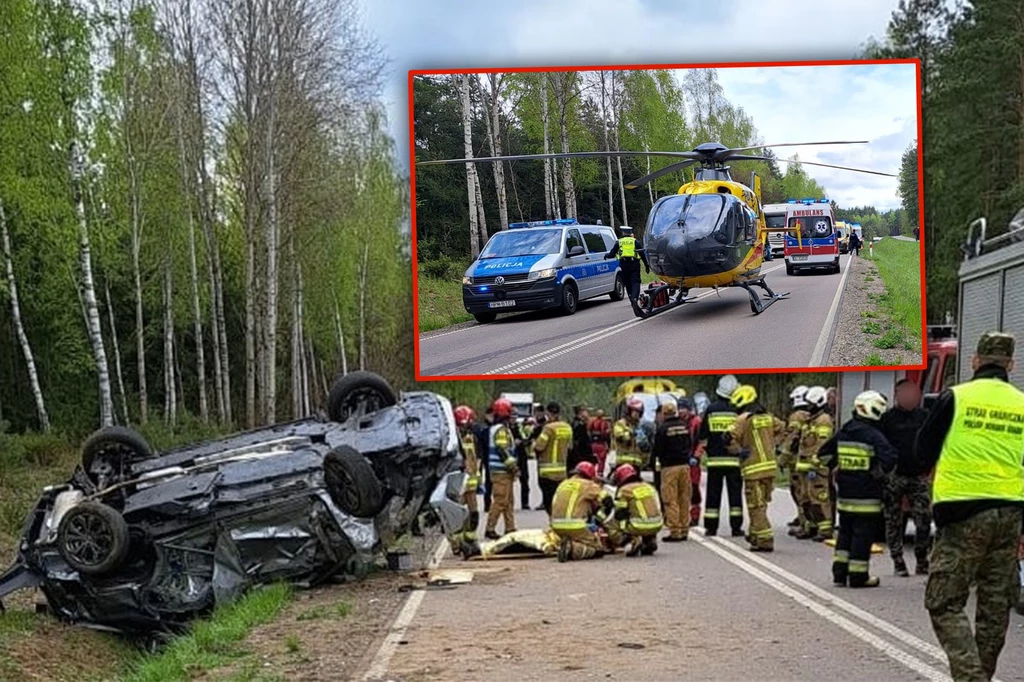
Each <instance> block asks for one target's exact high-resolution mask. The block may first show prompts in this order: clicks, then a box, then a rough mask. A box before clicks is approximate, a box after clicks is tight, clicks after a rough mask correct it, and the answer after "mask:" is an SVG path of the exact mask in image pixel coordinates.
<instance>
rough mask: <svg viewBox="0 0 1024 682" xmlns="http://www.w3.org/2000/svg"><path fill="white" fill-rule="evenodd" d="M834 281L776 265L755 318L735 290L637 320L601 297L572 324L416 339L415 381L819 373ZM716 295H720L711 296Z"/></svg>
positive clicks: (533, 321) (505, 325)
mask: <svg viewBox="0 0 1024 682" xmlns="http://www.w3.org/2000/svg"><path fill="white" fill-rule="evenodd" d="M849 258H850V257H849V256H841V268H842V271H841V273H840V274H838V275H836V274H824V273H818V272H813V273H804V274H800V275H794V276H787V275H786V271H785V264H784V262H783V261H782V259H781V258H780V259H778V260H776V261H772V262H770V263H768V264H766V268H765V269H764V270H763V272H765V273H766V274H767V277H766V281H767V282H768V285H769V286H771V287H772V288H773V289H774V290H775V291H776V292H778V293H782V292H786V291H788V292H790V295H789V297H788V298H786V299H783V300H780V301H777V302H776V303H775V304H774V305H772V306H771V307H769V308H768V309H767V310H765V311H764V312H763V313H761V314H760V315H757V316H755V315H753V314H752V313H751V312H750V303H749V298H748V296H747V294H746V292H744V291H743V290H742V289H722V290H720V291H719V292H718V293H717V294H716V292H715V291H714V290H711V289H708V290H695V291H694V292H691V296H699V299H697V300H695V301H693V302H691V303H687V304H684V305H682V306H680V307H679V308H675V309H673V310H669V311H666V312H664V313H661V314H659V315H656V316H654V317H652V318H649V319H646V320H642V319H639V318H637V317H636V316H635V315H634V314H633V310H632V308H631V307H630V304H629V301H626V300H624V301H618V302H613V301H610V300H608V299H607V297H602V298H601V299H599V300H595V301H592V302H584V303H581V304H580V308H579V310H577V312H576V314H575V315H571V316H563V315H560V314H558V313H557V312H547V311H545V312H536V313H520V314H518V315H509V316H506V317H503V318H499V319H498V320H497V321H496V322H494V323H492V324H488V325H480V324H477V323H475V322H470V323H466V324H463V325H457V326H454V327H449V328H447V329H443V330H439V331H435V332H430V333H427V334H422V335H420V346H419V353H420V374H421V375H423V376H453V375H484V374H496V375H508V374H552V375H558V374H564V373H570V372H657V371H673V370H693V369H732V370H744V369H756V368H795V367H811V366H822V365H823V364H824V362H825V361H826V360H827V358H828V355H827V352H826V351H827V342H828V337H829V336H830V334H831V332H832V328H833V326H834V324H833V323H834V320H835V313H836V311H837V309H838V306H839V297H838V296H837V293H838V292H839V289H840V287H841V286H843V285H844V284H845V282H846V277H845V273H846V265H847V263H848V262H849ZM719 294H720V295H719Z"/></svg>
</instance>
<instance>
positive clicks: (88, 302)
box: [69, 140, 114, 426]
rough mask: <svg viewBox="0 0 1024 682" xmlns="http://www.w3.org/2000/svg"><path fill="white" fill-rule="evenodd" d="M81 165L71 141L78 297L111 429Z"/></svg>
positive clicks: (78, 150) (107, 378) (105, 420)
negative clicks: (79, 274)
mask: <svg viewBox="0 0 1024 682" xmlns="http://www.w3.org/2000/svg"><path fill="white" fill-rule="evenodd" d="M83 163H84V162H83V160H82V151H81V147H80V146H79V144H78V141H77V140H73V141H72V142H71V153H70V156H69V166H70V176H71V192H72V196H73V201H74V205H75V218H76V220H77V221H78V239H79V251H78V255H79V264H80V267H81V269H82V295H83V298H84V301H85V314H86V319H87V322H88V325H89V327H88V328H89V343H90V344H91V346H92V352H93V359H94V360H95V362H96V374H97V381H98V383H99V392H100V424H101V425H102V426H112V425H113V423H114V406H113V400H112V399H111V395H110V371H109V369H108V368H107V352H106V349H105V348H104V346H103V330H102V328H101V327H100V314H99V309H98V306H97V305H96V286H95V283H94V282H93V276H92V251H91V247H90V244H89V223H88V222H87V221H86V218H85V204H84V199H83V193H82V175H83V172H84V169H83Z"/></svg>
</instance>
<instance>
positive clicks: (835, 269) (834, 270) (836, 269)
mask: <svg viewBox="0 0 1024 682" xmlns="http://www.w3.org/2000/svg"><path fill="white" fill-rule="evenodd" d="M839 271H840V270H839V259H838V258H836V262H835V263H833V264H832V274H834V275H838V274H839Z"/></svg>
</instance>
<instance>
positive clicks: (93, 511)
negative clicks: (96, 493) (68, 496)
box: [57, 500, 130, 576]
mask: <svg viewBox="0 0 1024 682" xmlns="http://www.w3.org/2000/svg"><path fill="white" fill-rule="evenodd" d="M129 544H130V537H129V534H128V524H127V523H125V520H124V517H123V516H121V514H120V513H119V512H118V511H117V510H116V509H114V508H113V507H108V506H107V505H105V504H103V503H102V502H95V501H92V500H86V501H84V502H79V503H78V504H76V505H75V506H74V507H72V508H71V509H69V510H68V511H67V513H65V514H64V518H62V519H61V520H60V525H59V526H58V527H57V551H58V552H60V555H61V556H62V557H63V558H64V561H66V562H67V563H68V566H70V567H71V568H73V569H75V570H76V571H78V572H79V573H81V574H83V575H89V576H103V575H108V574H110V573H113V572H114V571H116V570H117V569H119V568H120V567H121V565H122V564H123V563H124V560H125V557H127V556H128V546H129Z"/></svg>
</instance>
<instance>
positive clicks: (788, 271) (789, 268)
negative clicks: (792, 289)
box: [786, 263, 796, 275]
mask: <svg viewBox="0 0 1024 682" xmlns="http://www.w3.org/2000/svg"><path fill="white" fill-rule="evenodd" d="M786 274H787V275H793V274H796V270H795V269H794V268H793V266H792V265H790V264H789V263H786Z"/></svg>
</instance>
